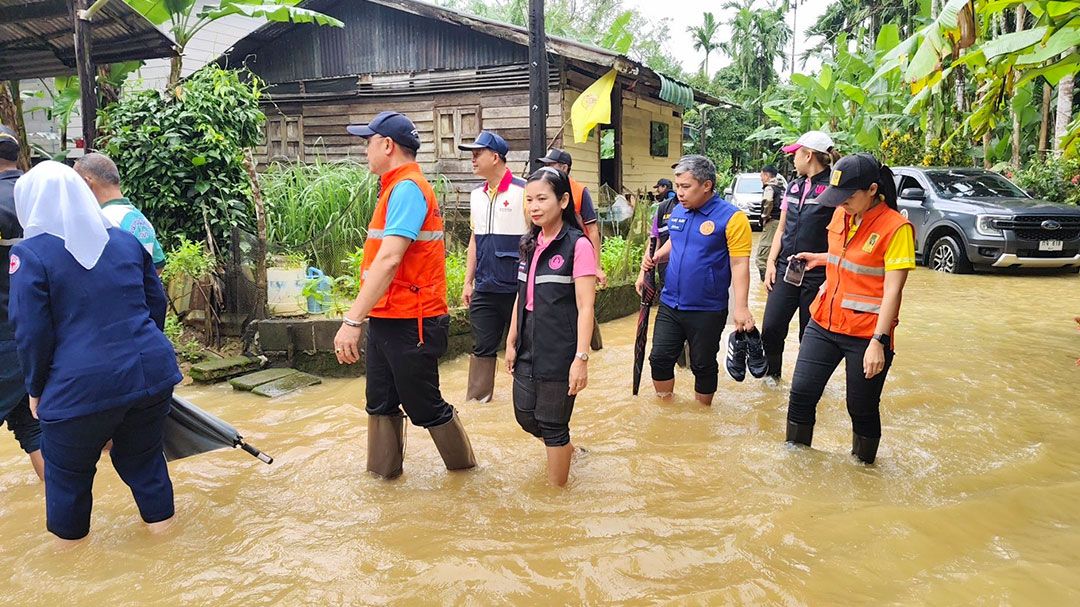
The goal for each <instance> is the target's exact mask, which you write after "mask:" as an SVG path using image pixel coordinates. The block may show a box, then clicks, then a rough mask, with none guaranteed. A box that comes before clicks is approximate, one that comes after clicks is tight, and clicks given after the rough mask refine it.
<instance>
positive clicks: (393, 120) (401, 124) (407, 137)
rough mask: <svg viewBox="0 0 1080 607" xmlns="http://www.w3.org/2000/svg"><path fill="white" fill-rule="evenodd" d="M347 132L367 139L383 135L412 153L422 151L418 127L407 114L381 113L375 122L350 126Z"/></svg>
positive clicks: (346, 128)
mask: <svg viewBox="0 0 1080 607" xmlns="http://www.w3.org/2000/svg"><path fill="white" fill-rule="evenodd" d="M345 130H346V131H349V133H350V134H352V135H356V136H357V137H364V138H365V139H366V138H368V137H371V136H372V135H382V136H383V137H389V138H390V139H393V140H394V141H395V142H396V143H397V144H398V145H401V146H404V147H407V148H409V149H410V150H412V151H414V152H415V151H416V150H419V149H420V133H419V131H417V130H416V125H415V124H413V122H412V120H409V118H408V117H407V116H406V115H405V114H401V113H398V112H379V115H378V116H376V117H375V119H374V120H372V121H371V122H369V123H367V124H350V125H349V126H347V127H345Z"/></svg>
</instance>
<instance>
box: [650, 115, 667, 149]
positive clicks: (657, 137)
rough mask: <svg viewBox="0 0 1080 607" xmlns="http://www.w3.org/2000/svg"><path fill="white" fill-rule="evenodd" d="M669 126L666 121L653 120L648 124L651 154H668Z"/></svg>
mask: <svg viewBox="0 0 1080 607" xmlns="http://www.w3.org/2000/svg"><path fill="white" fill-rule="evenodd" d="M670 129H671V127H670V126H669V125H668V123H666V122H656V121H653V122H652V123H651V124H650V125H649V154H650V155H652V156H667V155H668V139H669V137H668V133H669V132H670Z"/></svg>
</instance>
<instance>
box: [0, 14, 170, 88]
mask: <svg viewBox="0 0 1080 607" xmlns="http://www.w3.org/2000/svg"><path fill="white" fill-rule="evenodd" d="M91 31H92V32H93V37H92V38H91V41H92V42H91V49H92V54H93V59H94V62H95V63H96V64H98V65H107V64H109V63H118V62H120V61H132V60H136V59H154V58H158V57H171V56H172V55H173V54H174V53H175V52H176V51H175V50H174V49H175V46H176V44H175V43H174V42H173V41H172V39H171V38H169V36H168V35H166V34H165V33H164V32H162V31H161V30H159V29H158V28H156V27H154V25H153V24H151V23H150V22H149V21H147V20H146V19H145V18H143V16H142V15H140V14H139V13H137V12H135V10H134V9H132V8H131V7H130V6H128V5H127V3H126V2H124V1H123V0H112V1H111V2H109V3H108V4H106V5H105V7H104V8H103V9H102V10H101V12H99V13H98V14H97V16H96V17H94V21H93V24H92V30H91ZM75 71H76V70H75V36H74V25H73V23H72V19H71V15H70V14H69V13H68V3H67V1H66V0H0V79H3V80H21V79H25V78H47V77H51V76H68V75H71V74H74V73H75Z"/></svg>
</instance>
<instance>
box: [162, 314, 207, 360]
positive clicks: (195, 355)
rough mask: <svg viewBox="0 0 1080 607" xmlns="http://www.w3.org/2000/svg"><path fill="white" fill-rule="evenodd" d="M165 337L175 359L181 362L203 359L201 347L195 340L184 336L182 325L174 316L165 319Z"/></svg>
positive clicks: (170, 315)
mask: <svg viewBox="0 0 1080 607" xmlns="http://www.w3.org/2000/svg"><path fill="white" fill-rule="evenodd" d="M164 333H165V337H168V338H169V341H170V342H172V345H173V349H174V350H176V357H177V358H178V359H180V360H181V361H186V362H191V363H194V362H199V361H200V360H202V359H203V351H202V346H201V345H200V344H199V342H198V341H197V340H195V339H191V338H189V337H185V336H184V325H183V323H181V322H180V319H179V318H177V317H176V315H175V314H169V315H167V316H166V317H165V331H164Z"/></svg>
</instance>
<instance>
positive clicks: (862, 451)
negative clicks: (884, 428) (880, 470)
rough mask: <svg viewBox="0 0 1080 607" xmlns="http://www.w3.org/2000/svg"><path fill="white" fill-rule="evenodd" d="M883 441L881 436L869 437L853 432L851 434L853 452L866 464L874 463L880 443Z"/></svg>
mask: <svg viewBox="0 0 1080 607" xmlns="http://www.w3.org/2000/svg"><path fill="white" fill-rule="evenodd" d="M879 442H881V437H878V438H867V437H865V436H859V435H858V434H854V433H852V435H851V454H852V455H854V456H855V457H857V458H859V461H861V462H863V463H864V464H872V463H874V458H876V457H877V448H878V443H879Z"/></svg>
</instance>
